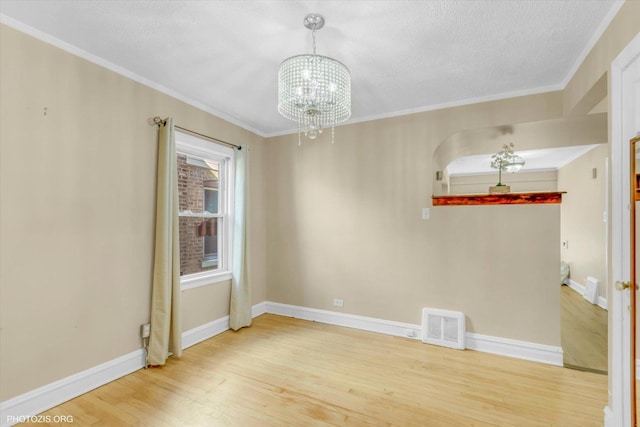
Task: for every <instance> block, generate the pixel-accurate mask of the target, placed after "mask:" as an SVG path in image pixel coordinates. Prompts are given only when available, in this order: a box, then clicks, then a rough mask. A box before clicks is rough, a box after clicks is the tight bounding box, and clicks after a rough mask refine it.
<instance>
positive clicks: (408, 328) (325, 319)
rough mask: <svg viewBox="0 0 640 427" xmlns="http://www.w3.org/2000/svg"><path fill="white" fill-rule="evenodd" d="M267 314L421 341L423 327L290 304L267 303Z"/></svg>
mask: <svg viewBox="0 0 640 427" xmlns="http://www.w3.org/2000/svg"><path fill="white" fill-rule="evenodd" d="M266 308H267V313H271V314H279V315H281V316H288V317H295V318H297V319H304V320H313V321H316V322H320V323H327V324H329V325H337V326H346V327H348V328H353V329H361V330H364V331H370V332H379V333H381V334H387V335H394V336H398V337H405V338H411V339H416V340H419V339H420V335H422V327H421V326H420V325H414V324H411V323H402V322H394V321H392V320H383V319H376V318H373V317H364V316H356V315H353V314H346V313H339V312H335V311H328V310H318V309H316V308H307V307H300V306H295V305H289V304H280V303H277V302H270V301H266Z"/></svg>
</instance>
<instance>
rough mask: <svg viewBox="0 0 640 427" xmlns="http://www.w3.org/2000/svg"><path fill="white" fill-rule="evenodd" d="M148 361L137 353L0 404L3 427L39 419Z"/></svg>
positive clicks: (0, 421)
mask: <svg viewBox="0 0 640 427" xmlns="http://www.w3.org/2000/svg"><path fill="white" fill-rule="evenodd" d="M144 359H145V353H144V351H143V350H142V349H140V350H136V351H133V352H131V353H129V354H125V355H124V356H120V357H118V358H116V359H113V360H110V361H108V362H105V363H102V364H100V365H98V366H94V367H93V368H89V369H87V370H85V371H82V372H78V373H77V374H73V375H71V376H69V377H66V378H63V379H61V380H58V381H55V382H52V383H50V384H47V385H45V386H43V387H39V388H37V389H35V390H32V391H29V392H27V393H24V394H21V395H20V396H16V397H14V398H12V399H9V400H5V401H4V402H2V403H0V414H2V419H1V420H0V425H2V426H3V427H4V426H12V425H14V424H16V423H18V422H20V421H21V420H20V419H19V418H18V417H29V416H32V415H37V414H39V413H41V412H43V411H46V410H47V409H50V408H53V407H54V406H57V405H59V404H61V403H63V402H66V401H67V400H70V399H73V398H74V397H77V396H80V395H81V394H84V393H86V392H88V391H90V390H93V389H94V388H97V387H100V386H101V385H104V384H106V383H108V382H111V381H114V380H117V379H118V378H120V377H123V376H125V375H128V374H130V373H132V372H135V371H137V370H138V369H141V368H143V367H144ZM26 421H28V420H26Z"/></svg>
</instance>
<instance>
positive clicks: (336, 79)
mask: <svg viewBox="0 0 640 427" xmlns="http://www.w3.org/2000/svg"><path fill="white" fill-rule="evenodd" d="M304 22H305V26H306V27H307V28H309V29H311V30H312V33H313V54H304V55H296V56H292V57H291V58H287V59H285V60H284V61H283V62H282V63H281V64H280V70H279V71H278V112H280V114H282V115H283V116H284V117H286V118H287V119H289V120H293V121H294V122H296V123H297V124H298V141H300V133H301V132H304V133H305V135H306V136H307V137H308V138H309V139H315V138H316V137H317V136H318V135H319V134H320V133H322V129H323V128H327V127H331V128H332V140H333V127H334V126H335V125H336V124H339V123H342V122H344V121H346V120H347V119H348V118H349V117H350V116H351V76H350V74H349V70H348V69H347V67H345V66H344V64H342V63H341V62H339V61H336V60H335V59H332V58H329V57H327V56H322V55H316V49H315V30H316V29H320V28H322V26H323V25H324V19H323V18H322V17H321V16H320V15H317V14H311V15H308V16H307V17H306V18H305V21H304Z"/></svg>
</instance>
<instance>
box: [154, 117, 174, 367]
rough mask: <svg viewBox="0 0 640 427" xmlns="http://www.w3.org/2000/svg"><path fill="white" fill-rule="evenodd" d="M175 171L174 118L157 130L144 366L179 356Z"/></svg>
mask: <svg viewBox="0 0 640 427" xmlns="http://www.w3.org/2000/svg"><path fill="white" fill-rule="evenodd" d="M177 175H178V171H177V161H176V141H175V132H174V127H173V119H172V118H168V119H167V120H166V121H165V123H164V124H160V128H159V131H158V177H157V188H156V236H155V255H154V265H153V287H152V291H151V336H150V337H149V351H148V353H147V363H148V364H149V365H164V363H165V361H166V360H167V357H169V353H170V352H171V353H173V355H174V356H176V357H180V356H181V355H182V321H181V313H180V245H179V240H178V239H179V237H178V236H179V234H178V178H177Z"/></svg>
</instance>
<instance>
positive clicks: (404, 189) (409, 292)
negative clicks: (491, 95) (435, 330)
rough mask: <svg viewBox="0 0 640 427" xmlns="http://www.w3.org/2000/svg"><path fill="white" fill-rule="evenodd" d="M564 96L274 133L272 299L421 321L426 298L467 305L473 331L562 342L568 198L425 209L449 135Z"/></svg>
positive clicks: (538, 109)
mask: <svg viewBox="0 0 640 427" xmlns="http://www.w3.org/2000/svg"><path fill="white" fill-rule="evenodd" d="M561 100H562V98H561V97H558V96H556V94H554V93H551V94H542V95H535V96H530V97H522V98H516V99H509V100H506V101H504V102H500V101H497V102H490V103H484V104H477V105H474V106H467V107H460V108H453V109H448V110H439V111H435V112H426V113H420V114H414V115H410V116H404V117H398V118H393V119H387V120H377V121H374V122H367V123H361V124H355V125H351V126H343V127H340V128H338V129H336V142H335V144H331V143H330V136H323V137H322V139H320V140H316V141H305V142H304V143H303V145H302V147H298V146H297V143H296V139H297V136H296V135H289V136H282V137H277V138H271V139H268V140H267V146H268V148H269V150H268V154H267V161H266V163H265V164H266V166H267V170H268V174H267V176H268V187H269V194H270V197H269V200H268V202H267V215H268V218H267V220H268V224H269V228H268V231H267V245H268V251H267V253H268V261H267V266H268V267H267V268H268V270H267V271H268V276H267V277H268V280H267V281H268V283H269V286H268V288H267V297H268V299H269V300H271V301H276V302H281V303H287V304H295V305H302V306H307V307H313V308H319V309H328V310H336V311H340V310H341V311H344V312H348V313H352V314H357V315H363V316H370V317H376V318H382V319H389V320H395V321H402V322H410V323H420V315H421V309H422V307H435V308H442V309H451V310H461V311H463V312H465V314H466V315H467V317H468V321H469V330H470V331H471V332H476V333H480V334H486V335H494V336H500V337H505V338H513V339H519V340H524V341H532V342H537V343H541V344H548V345H560V316H559V290H558V288H559V287H558V285H557V281H558V280H557V277H558V274H559V269H560V267H559V265H560V250H559V246H558V241H559V238H560V207H559V206H558V205H547V206H540V205H537V206H490V207H487V206H483V207H467V206H464V207H432V208H431V219H430V220H428V221H424V220H422V219H421V210H422V208H423V207H429V206H431V200H430V196H431V189H432V183H431V182H432V176H433V173H434V172H435V171H434V170H433V164H432V161H431V159H432V158H433V153H434V149H435V147H437V145H438V144H439V143H440V141H442V140H443V139H444V138H445V137H446V135H449V134H451V133H452V132H455V131H457V130H460V129H461V126H469V127H470V128H476V127H483V126H491V125H495V124H497V123H510V122H511V123H517V122H519V121H523V122H528V121H532V120H537V119H545V118H550V117H554V116H555V115H556V114H558V113H559V112H560V111H561V108H560V107H559V104H561ZM554 101H556V102H557V104H556V105H553V104H552V105H551V106H549V103H553V102H554ZM333 298H342V299H344V308H342V309H339V308H337V307H333V305H332V301H333Z"/></svg>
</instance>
